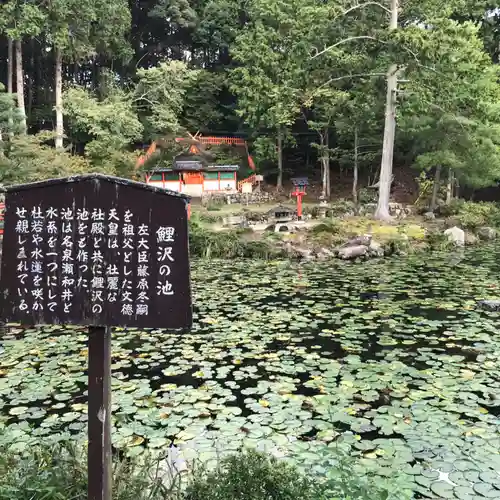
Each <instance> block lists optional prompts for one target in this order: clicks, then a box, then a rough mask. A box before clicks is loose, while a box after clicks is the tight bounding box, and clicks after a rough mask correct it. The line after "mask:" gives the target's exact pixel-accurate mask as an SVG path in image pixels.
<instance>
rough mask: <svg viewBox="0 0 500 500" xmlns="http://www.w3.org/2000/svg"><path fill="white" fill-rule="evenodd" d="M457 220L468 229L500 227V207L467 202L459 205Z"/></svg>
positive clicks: (484, 203)
mask: <svg viewBox="0 0 500 500" xmlns="http://www.w3.org/2000/svg"><path fill="white" fill-rule="evenodd" d="M456 218H457V220H458V221H459V222H460V225H461V226H462V227H463V228H466V229H475V228H477V227H480V226H493V227H499V226H500V207H499V206H498V205H497V204H495V203H487V202H472V201H466V202H462V203H460V204H458V207H457V214H456Z"/></svg>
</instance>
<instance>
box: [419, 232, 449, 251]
mask: <svg viewBox="0 0 500 500" xmlns="http://www.w3.org/2000/svg"><path fill="white" fill-rule="evenodd" d="M424 242H425V244H426V247H427V249H428V250H430V251H438V252H440V251H444V250H450V249H451V248H453V247H454V243H453V242H452V241H450V240H449V239H448V237H447V236H446V235H445V234H444V233H443V232H442V231H429V232H427V233H426V235H425V238H424Z"/></svg>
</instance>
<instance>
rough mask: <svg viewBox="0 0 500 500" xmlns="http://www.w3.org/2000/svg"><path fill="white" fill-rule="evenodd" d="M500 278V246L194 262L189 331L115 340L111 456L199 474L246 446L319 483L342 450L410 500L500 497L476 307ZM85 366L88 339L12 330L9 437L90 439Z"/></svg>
mask: <svg viewBox="0 0 500 500" xmlns="http://www.w3.org/2000/svg"><path fill="white" fill-rule="evenodd" d="M499 272H500V249H498V248H496V247H482V248H481V249H472V250H466V251H465V252H461V253H453V254H445V255H436V254H435V255H433V256H429V255H425V256H424V257H422V255H420V256H415V257H409V258H407V259H399V260H396V259H394V260H386V261H369V262H365V263H358V264H346V263H337V262H335V263H311V264H306V265H299V264H291V263H287V262H271V263H263V262H251V261H244V262H229V261H228V262H210V263H207V262H195V263H194V264H193V286H194V298H195V325H194V328H193V330H192V331H191V332H190V333H188V334H184V335H177V334H170V333H167V332H164V331H161V330H149V331H137V330H128V331H124V330H117V331H116V332H115V333H114V336H113V367H112V369H113V413H114V429H113V432H114V436H113V439H114V445H115V446H116V447H117V448H120V449H123V450H124V451H125V453H127V454H130V455H135V454H139V453H141V452H142V450H143V449H144V447H146V446H148V447H150V448H155V449H162V448H165V447H166V446H168V445H169V444H170V443H172V442H174V443H175V444H176V445H178V446H180V447H181V448H182V450H183V453H184V454H185V456H186V457H188V458H192V457H197V458H199V459H201V460H209V459H213V458H214V457H217V456H219V455H220V454H222V453H224V452H230V451H231V450H236V449H238V448H239V447H241V446H242V445H243V444H250V445H254V446H257V447H258V448H259V449H262V450H266V451H269V452H270V453H273V454H275V455H278V456H292V457H294V460H295V461H296V462H298V463H299V465H302V466H304V467H307V468H310V469H314V468H317V469H318V471H321V470H324V469H322V468H324V467H325V464H326V465H327V466H328V463H329V462H328V459H325V457H328V453H326V454H325V452H327V451H328V450H332V449H333V448H335V449H338V450H340V449H342V450H345V451H346V452H348V453H349V455H351V456H353V457H356V460H357V465H356V468H358V469H359V470H360V471H367V470H371V471H374V473H376V474H379V475H380V476H381V477H395V476H396V475H397V476H398V477H403V479H404V481H405V483H406V484H408V485H410V486H411V488H412V489H413V490H414V491H415V492H416V495H417V497H420V498H436V497H437V498H485V497H486V498H500V474H499V472H498V471H500V455H499V450H500V437H499V436H500V434H499V430H500V428H499V424H500V420H499V418H498V416H499V415H500V337H499V335H498V331H499V328H500V313H497V312H488V311H483V310H480V309H479V308H477V307H476V302H477V301H478V300H480V299H485V298H497V297H498V296H499V295H500V291H499V286H500V275H499ZM86 363H87V349H86V334H85V330H84V329H79V328H67V327H66V328H61V327H44V328H40V329H28V330H22V329H20V328H16V327H12V328H11V329H10V333H9V335H8V336H7V337H4V341H3V343H2V347H1V348H0V428H1V427H2V426H3V427H6V428H8V429H7V432H5V433H4V436H3V437H2V438H1V439H3V440H4V441H5V440H8V439H10V440H11V441H12V442H14V443H15V444H14V447H15V448H18V449H21V448H23V447H25V446H28V445H29V442H30V440H40V439H43V438H44V437H46V436H50V437H51V439H52V440H54V439H65V438H66V436H67V434H68V433H71V434H72V435H76V436H80V437H82V436H83V437H85V432H86V413H85V412H86V393H85V387H86V372H85V369H86ZM325 460H326V462H325ZM331 463H334V462H333V461H332V462H331Z"/></svg>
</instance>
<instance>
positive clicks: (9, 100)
mask: <svg viewBox="0 0 500 500" xmlns="http://www.w3.org/2000/svg"><path fill="white" fill-rule="evenodd" d="M21 131H22V126H21V113H20V111H19V109H18V108H17V107H16V96H15V95H13V94H7V93H6V92H5V87H4V86H3V85H2V84H1V83H0V132H1V133H2V140H3V141H5V140H7V139H8V136H9V135H10V134H18V133H20V132H21Z"/></svg>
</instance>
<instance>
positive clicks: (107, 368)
mask: <svg viewBox="0 0 500 500" xmlns="http://www.w3.org/2000/svg"><path fill="white" fill-rule="evenodd" d="M88 376H89V385H88V401H89V405H88V418H89V420H88V439H89V447H88V500H111V330H110V328H109V327H96V326H91V327H89V367H88Z"/></svg>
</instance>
